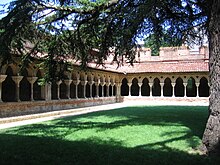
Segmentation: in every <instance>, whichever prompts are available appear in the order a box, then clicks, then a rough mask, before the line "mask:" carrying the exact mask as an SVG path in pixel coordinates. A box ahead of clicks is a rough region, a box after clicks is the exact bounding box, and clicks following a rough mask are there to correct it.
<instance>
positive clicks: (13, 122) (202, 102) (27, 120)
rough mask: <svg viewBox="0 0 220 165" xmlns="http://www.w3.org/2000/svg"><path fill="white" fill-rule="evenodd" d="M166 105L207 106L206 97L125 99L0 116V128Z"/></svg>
mask: <svg viewBox="0 0 220 165" xmlns="http://www.w3.org/2000/svg"><path fill="white" fill-rule="evenodd" d="M135 105H139V106H144V105H147V106H160V105H162V106H166V105H180V106H208V105H209V104H208V99H198V100H195V99H194V100H191V101H190V100H189V99H188V100H184V99H182V100H181V101H180V100H178V99H176V100H175V99H172V101H171V100H169V99H168V100H166V99H148V100H146V99H145V100H141V99H138V98H137V99H126V101H125V102H123V103H115V104H106V105H99V106H92V107H84V108H74V109H68V110H59V111H53V112H47V113H39V114H33V115H24V116H17V117H8V118H1V119H0V129H5V128H10V127H16V126H22V125H27V124H33V123H38V122H43V121H47V120H53V119H57V118H62V117H66V116H74V115H80V114H86V113H91V112H97V111H104V110H112V109H116V108H122V107H128V106H135Z"/></svg>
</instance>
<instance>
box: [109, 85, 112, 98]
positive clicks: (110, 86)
mask: <svg viewBox="0 0 220 165" xmlns="http://www.w3.org/2000/svg"><path fill="white" fill-rule="evenodd" d="M109 96H112V85H111V84H110V85H109Z"/></svg>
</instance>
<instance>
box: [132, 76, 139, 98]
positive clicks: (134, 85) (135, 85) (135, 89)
mask: <svg viewBox="0 0 220 165" xmlns="http://www.w3.org/2000/svg"><path fill="white" fill-rule="evenodd" d="M138 95H139V86H138V80H137V79H136V78H134V79H133V80H132V84H131V96H138Z"/></svg>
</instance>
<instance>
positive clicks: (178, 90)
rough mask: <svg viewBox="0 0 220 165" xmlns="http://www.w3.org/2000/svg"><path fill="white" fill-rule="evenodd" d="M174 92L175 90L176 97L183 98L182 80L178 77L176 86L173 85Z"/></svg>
mask: <svg viewBox="0 0 220 165" xmlns="http://www.w3.org/2000/svg"><path fill="white" fill-rule="evenodd" d="M174 90H175V96H176V97H183V96H184V85H183V80H182V79H181V78H180V77H179V78H177V79H176V85H175V89H174Z"/></svg>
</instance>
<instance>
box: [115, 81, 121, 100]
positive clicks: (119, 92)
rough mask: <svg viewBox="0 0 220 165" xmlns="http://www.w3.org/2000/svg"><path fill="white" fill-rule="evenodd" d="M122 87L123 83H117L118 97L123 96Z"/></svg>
mask: <svg viewBox="0 0 220 165" xmlns="http://www.w3.org/2000/svg"><path fill="white" fill-rule="evenodd" d="M121 85H122V83H116V96H118V97H119V96H121Z"/></svg>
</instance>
